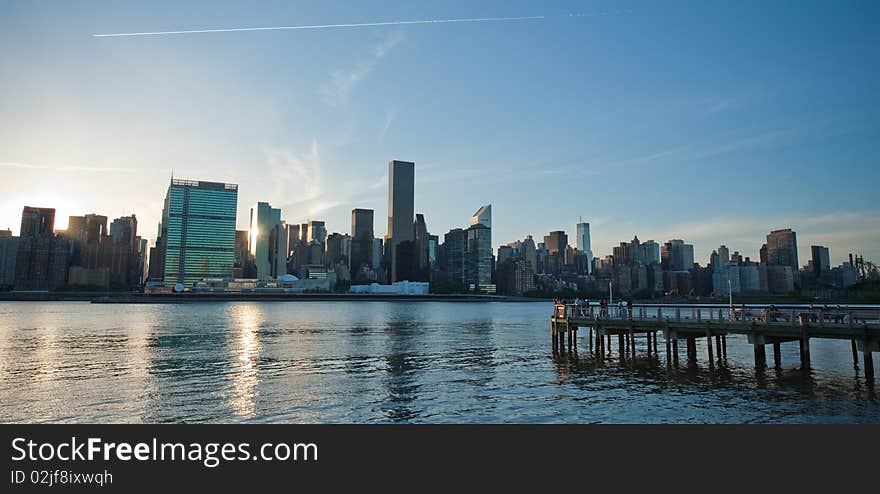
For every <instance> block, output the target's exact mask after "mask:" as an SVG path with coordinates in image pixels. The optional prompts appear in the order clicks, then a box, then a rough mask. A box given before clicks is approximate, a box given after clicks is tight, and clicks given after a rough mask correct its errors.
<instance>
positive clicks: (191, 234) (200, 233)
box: [156, 179, 238, 287]
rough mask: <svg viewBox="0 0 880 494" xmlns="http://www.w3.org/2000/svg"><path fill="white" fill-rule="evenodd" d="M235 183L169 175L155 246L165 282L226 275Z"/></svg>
mask: <svg viewBox="0 0 880 494" xmlns="http://www.w3.org/2000/svg"><path fill="white" fill-rule="evenodd" d="M237 203H238V185H235V184H224V183H218V182H202V181H196V180H183V179H172V180H171V184H170V185H169V186H168V192H167V194H166V196H165V207H164V208H163V210H162V224H161V231H160V235H159V238H158V239H157V240H156V243H157V246H161V251H162V252H163V253H164V273H163V279H164V281H165V284H166V285H176V284H177V283H180V284H183V285H184V286H185V287H190V286H192V285H193V283H195V282H197V281H199V280H201V279H203V278H228V277H230V276H232V272H233V271H232V266H233V264H234V262H235V213H236V208H237Z"/></svg>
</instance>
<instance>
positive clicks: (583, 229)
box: [576, 222, 593, 274]
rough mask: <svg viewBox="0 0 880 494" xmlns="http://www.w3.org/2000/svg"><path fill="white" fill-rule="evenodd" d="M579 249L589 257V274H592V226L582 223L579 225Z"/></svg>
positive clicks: (577, 241) (577, 240)
mask: <svg viewBox="0 0 880 494" xmlns="http://www.w3.org/2000/svg"><path fill="white" fill-rule="evenodd" d="M576 243H577V248H578V250H579V251H581V252H583V253H584V255H585V256H587V274H591V272H592V268H591V266H590V265H591V264H592V261H593V248H592V245H591V244H590V224H589V223H584V222H580V223H578V224H577V239H576Z"/></svg>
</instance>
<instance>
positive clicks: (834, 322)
mask: <svg viewBox="0 0 880 494" xmlns="http://www.w3.org/2000/svg"><path fill="white" fill-rule="evenodd" d="M582 328H583V329H587V330H588V331H589V339H588V341H589V348H590V350H594V349H595V354H596V356H597V357H598V358H599V359H604V358H605V357H606V355H608V354H611V353H612V343H613V340H615V339H616V340H617V349H618V352H617V353H618V354H619V355H620V357H621V358H635V357H636V341H637V339H641V340H644V341H645V348H646V349H647V353H648V356H650V357H659V354H660V352H659V344H658V335H659V334H660V333H662V334H663V341H664V344H665V345H664V346H665V355H666V364H667V365H670V366H672V365H677V364H678V359H679V352H678V343H679V342H680V341H683V342H684V344H685V347H686V350H687V351H686V354H687V358H688V360H689V361H696V359H697V345H696V342H697V339H698V338H706V353H707V357H708V363H709V366H710V368H711V367H714V366H715V365H716V364H718V365H720V364H721V363H723V362H724V361H725V360H726V359H727V336H728V335H743V336H746V337H747V338H748V342H749V343H750V344H751V345H752V346H753V347H754V354H755V366H757V367H765V366H766V365H767V354H766V346H767V345H771V346H772V348H773V362H774V365H775V366H777V367H779V366H781V365H782V358H781V345H782V344H783V343H793V342H797V343H798V346H799V349H800V352H799V354H800V363H801V368H804V369H808V368H809V367H810V340H811V339H813V338H825V339H835V340H849V341H850V342H851V348H852V357H853V365H855V366H858V363H859V353H861V354H862V360H863V365H862V367H863V368H864V370H865V378H866V379H867V380H869V381H873V379H874V363H873V360H872V353H873V352H878V351H880V310H877V309H856V308H844V309H825V308H822V309H815V308H780V309H774V308H772V307H757V308H756V307H751V308H734V309H731V308H719V307H702V308H701V307H696V306H692V305H691V306H674V305H665V306H648V305H634V306H633V307H628V308H624V307H608V308H606V309H601V308H599V307H598V306H595V305H591V306H581V305H561V304H557V305H555V306H554V309H553V314H552V316H551V317H550V333H551V336H552V340H553V351H554V353H556V352H562V351H564V350H565V348H566V346H567V347H568V349H569V351H571V350H573V349H576V348H577V333H578V330H579V329H582ZM713 339H714V341H713ZM713 343H714V344H713Z"/></svg>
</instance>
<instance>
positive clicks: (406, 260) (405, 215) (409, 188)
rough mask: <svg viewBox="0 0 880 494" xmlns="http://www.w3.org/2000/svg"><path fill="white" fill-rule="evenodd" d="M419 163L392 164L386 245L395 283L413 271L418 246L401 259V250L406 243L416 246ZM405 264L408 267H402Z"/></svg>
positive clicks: (392, 280)
mask: <svg viewBox="0 0 880 494" xmlns="http://www.w3.org/2000/svg"><path fill="white" fill-rule="evenodd" d="M415 167H416V165H415V163H412V162H409V161H397V160H394V161H391V162H390V163H388V233H387V237H386V242H385V250H386V255H387V256H388V264H389V266H388V267H389V269H390V274H391V276H390V280H391V282H395V281H401V280H403V279H404V278H403V277H401V275H402V274H403V273H404V272H406V273H409V272H411V271H412V267H413V264H414V261H415V259H414V258H412V254H414V253H415V245H413V246H412V248H407V249H405V250H406V252H412V254H409V256H401V255H400V253H399V252H398V247H399V246H400V244H401V243H402V242H411V243H412V242H415V229H414V228H413V216H414V215H415V173H416V172H415ZM403 264H405V266H401V265H403Z"/></svg>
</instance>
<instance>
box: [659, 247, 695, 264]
mask: <svg viewBox="0 0 880 494" xmlns="http://www.w3.org/2000/svg"><path fill="white" fill-rule="evenodd" d="M660 262H661V264H662V265H663V270H664V271H690V270H691V269H692V268H693V267H694V246H693V245H691V244H686V243H684V240H680V239H674V240H670V241H668V242H666V243H665V244H663V247H662V248H661V249H660Z"/></svg>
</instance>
